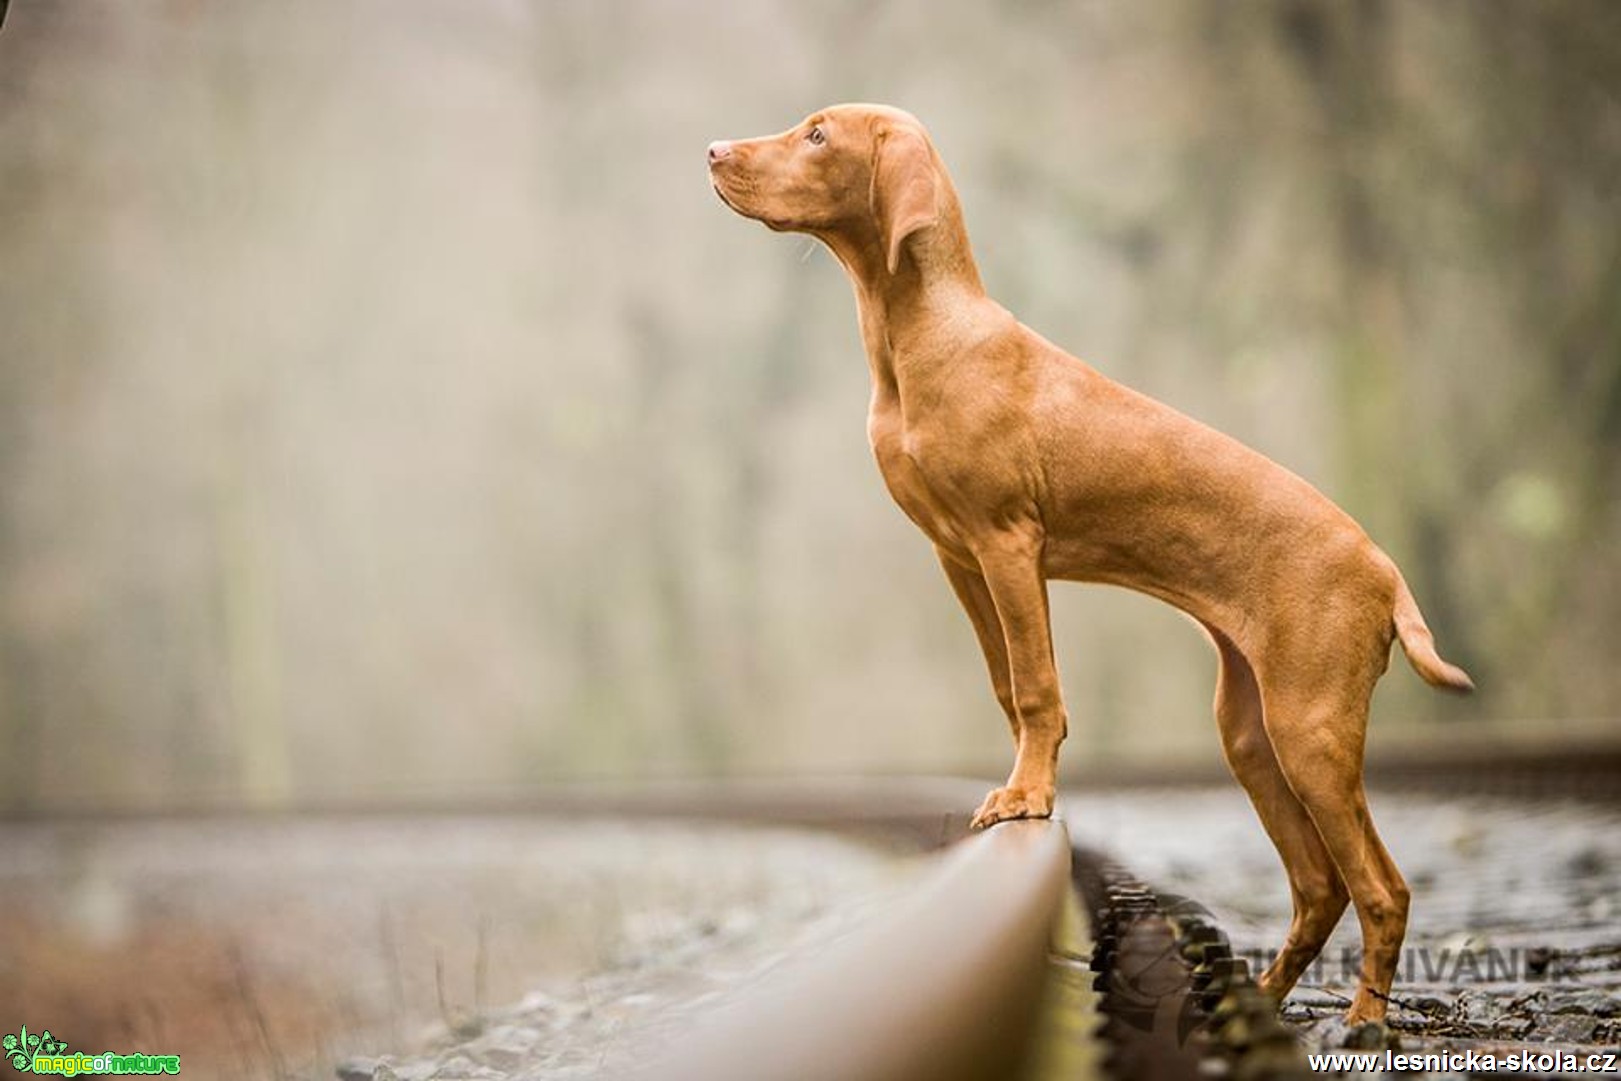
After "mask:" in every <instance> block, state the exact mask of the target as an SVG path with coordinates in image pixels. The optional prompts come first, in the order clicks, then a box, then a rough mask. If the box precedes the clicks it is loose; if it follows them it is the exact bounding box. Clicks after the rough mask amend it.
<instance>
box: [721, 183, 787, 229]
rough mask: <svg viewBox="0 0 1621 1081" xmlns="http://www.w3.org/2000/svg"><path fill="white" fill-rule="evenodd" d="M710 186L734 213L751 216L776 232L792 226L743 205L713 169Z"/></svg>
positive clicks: (750, 217)
mask: <svg viewBox="0 0 1621 1081" xmlns="http://www.w3.org/2000/svg"><path fill="white" fill-rule="evenodd" d="M709 186H710V187H712V188H714V189H715V194H716V195H717V196H719V197H720V201H721V202H723V203H725V204H726V207H727V209H729V210H730V211H731V212H732V213H734V214H737V215H739V216H741V217H745V218H749V219H751V220H753V221H757V222H759V223H760V224H762V225H764V226H765V227H766V228H767V229H771V230H773V231H774V232H778V233H781V232H786V231H788V230H789V229H790V228H791V226H790V225H789V223H788V222H786V221H783V220H782V219H780V218H768V217H766V216H765V215H763V214H759V213H756V212H755V211H753V210H750V209H748V208H747V207H745V206H743V205H742V203H741V202H739V201H738V197H737V196H736V195H735V194H733V193H731V192H728V191H727V190H726V188H725V187H724V186H722V184H721V182H720V177H719V176H718V175H716V174H715V172H714V171H713V170H711V172H710V174H709Z"/></svg>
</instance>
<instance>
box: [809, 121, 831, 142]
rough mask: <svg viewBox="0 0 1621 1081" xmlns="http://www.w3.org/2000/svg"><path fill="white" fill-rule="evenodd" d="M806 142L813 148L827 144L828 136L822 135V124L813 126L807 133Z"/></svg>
mask: <svg viewBox="0 0 1621 1081" xmlns="http://www.w3.org/2000/svg"><path fill="white" fill-rule="evenodd" d="M805 141H806V142H808V143H810V145H812V146H821V145H822V144H823V143H825V142H827V136H826V135H825V134H823V133H822V127H821V125H820V124H817V125H815V126H813V127H812V128H811V129H810V130H809V131H807V132H806V133H805Z"/></svg>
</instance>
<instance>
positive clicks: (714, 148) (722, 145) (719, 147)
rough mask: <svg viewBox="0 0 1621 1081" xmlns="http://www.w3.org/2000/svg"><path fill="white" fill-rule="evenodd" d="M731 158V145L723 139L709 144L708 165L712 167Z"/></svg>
mask: <svg viewBox="0 0 1621 1081" xmlns="http://www.w3.org/2000/svg"><path fill="white" fill-rule="evenodd" d="M731 156H732V144H731V143H729V142H727V141H726V140H725V139H720V140H717V141H716V142H713V143H710V144H709V164H711V165H714V164H715V163H716V162H718V161H725V160H726V159H727V158H729V157H731Z"/></svg>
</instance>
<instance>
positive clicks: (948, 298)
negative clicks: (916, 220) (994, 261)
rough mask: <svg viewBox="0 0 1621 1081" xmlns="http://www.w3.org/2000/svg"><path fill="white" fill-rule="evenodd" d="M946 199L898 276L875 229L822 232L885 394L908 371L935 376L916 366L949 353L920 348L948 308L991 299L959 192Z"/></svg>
mask: <svg viewBox="0 0 1621 1081" xmlns="http://www.w3.org/2000/svg"><path fill="white" fill-rule="evenodd" d="M940 202H941V212H940V217H939V220H938V221H936V222H935V223H934V224H933V225H930V226H926V227H925V228H923V229H920V230H918V231H917V232H916V233H913V234H912V235H911V236H910V237H908V238H907V240H906V242H905V244H904V245H903V249H902V252H901V258H900V262H899V265H898V266H897V267H896V268H895V272H894V273H893V274H891V273H890V272H889V267H888V265H887V263H886V261H885V259H886V252H885V248H884V245H883V244H882V243H881V240H880V238H879V237H878V236H877V235H876V234H873V235H863V236H856V237H850V236H846V235H843V234H832V235H822V236H821V239H822V240H823V241H824V242H825V243H826V244H827V246H828V247H829V248H830V249H831V250H832V251H833V254H834V255H835V256H836V257H837V258H838V260H839V262H840V263H841V264H843V266H844V269H845V272H846V273H847V274H848V275H849V276H850V282H851V284H852V285H853V286H854V288H855V295H856V307H857V311H858V314H859V316H860V321H861V338H862V343H863V344H864V345H865V346H866V350H867V360H868V363H869V364H870V366H871V368H872V380H873V389H874V391H875V392H876V393H877V394H878V395H879V396H880V397H883V396H885V395H886V394H898V392H899V387H900V384H901V383H903V382H906V381H908V377H909V376H910V377H913V378H916V377H922V376H926V375H928V374H932V373H930V372H923V371H918V370H916V368H917V366H918V365H919V364H922V363H928V361H926V360H925V359H924V358H934V357H940V356H944V355H947V351H941V350H931V349H926V348H921V346H922V342H923V339H925V338H927V337H929V336H931V335H938V334H940V333H941V327H942V325H943V324H942V320H941V313H942V312H947V311H957V312H961V311H964V310H967V309H968V308H970V307H972V306H974V305H977V304H978V303H979V302H982V301H984V300H985V287H984V285H983V284H981V282H980V279H979V268H978V267H977V266H976V265H975V264H974V256H973V252H972V251H971V250H970V249H969V246H968V233H967V230H966V229H965V228H964V226H963V221H962V211H961V210H960V209H959V207H958V204H957V197H956V193H955V192H951V191H949V190H948V191H947V192H945V193H943V194H942V197H941V200H940ZM950 322H951V321H950V320H946V321H945V325H949V324H950Z"/></svg>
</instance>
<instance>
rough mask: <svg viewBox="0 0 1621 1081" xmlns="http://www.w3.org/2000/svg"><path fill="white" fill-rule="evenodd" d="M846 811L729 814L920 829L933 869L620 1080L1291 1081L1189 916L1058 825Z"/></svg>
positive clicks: (1254, 993) (1282, 1046) (1218, 949)
mask: <svg viewBox="0 0 1621 1081" xmlns="http://www.w3.org/2000/svg"><path fill="white" fill-rule="evenodd" d="M849 795H850V794H848V793H847V794H846V800H845V801H842V802H841V803H840V804H839V808H840V809H839V811H838V813H837V814H836V815H834V816H833V817H832V818H830V819H828V818H826V815H825V812H826V808H827V806H828V805H827V804H824V803H821V802H820V801H816V800H812V801H809V802H806V801H802V800H796V799H794V798H793V797H792V796H791V795H789V796H787V797H784V796H782V795H781V794H778V795H777V796H776V797H767V798H766V799H765V802H764V803H763V804H761V805H757V806H754V807H752V808H747V801H746V800H745V801H744V803H743V806H744V807H746V808H747V809H748V810H751V811H752V812H753V814H754V816H756V817H762V818H766V819H769V820H772V821H782V820H790V821H795V820H797V821H803V820H804V819H805V818H806V817H808V818H810V819H811V820H814V821H822V824H824V825H838V826H840V827H843V828H849V827H850V826H852V825H856V826H858V827H859V828H862V829H864V830H866V831H868V832H879V833H883V832H894V833H904V834H906V835H909V836H911V837H913V838H918V837H924V836H927V835H928V834H929V833H930V832H931V827H932V828H933V829H935V830H936V831H937V833H936V840H937V841H938V842H939V843H941V844H943V845H944V848H943V850H942V851H941V853H940V855H939V856H938V857H937V858H936V865H935V866H934V867H933V868H931V869H930V870H929V871H928V872H927V873H925V874H924V875H923V876H922V877H921V879H920V881H919V882H918V884H917V885H916V887H915V888H914V889H912V890H910V891H908V892H907V894H906V895H905V896H904V897H902V898H901V899H899V900H898V901H897V902H896V903H895V904H894V905H893V906H892V907H891V908H890V909H888V910H887V911H885V912H883V913H881V914H879V915H877V916H874V917H873V918H871V919H869V920H868V921H867V922H866V924H864V925H863V926H862V927H861V928H859V929H857V930H856V931H855V932H853V933H851V934H849V935H847V936H846V937H844V938H843V939H841V940H839V941H837V942H834V943H830V944H828V946H827V948H826V949H825V950H823V951H821V952H819V953H817V954H816V955H815V956H811V957H806V958H803V959H801V960H800V961H799V962H798V963H791V964H787V965H784V966H782V967H781V969H780V970H778V971H776V972H774V973H773V974H772V975H771V977H770V978H769V979H767V980H764V981H762V982H761V983H759V984H757V985H753V986H751V987H750V988H748V990H747V992H746V994H740V995H738V996H735V1000H734V1001H733V1002H732V1003H731V1004H729V1005H727V1006H725V1007H723V1008H721V1009H720V1010H718V1011H717V1012H716V1013H715V1014H714V1015H713V1016H711V1017H709V1018H708V1019H707V1020H706V1022H705V1023H704V1024H702V1025H701V1026H700V1027H699V1029H698V1031H696V1032H695V1033H694V1034H693V1035H692V1036H691V1037H689V1038H688V1039H686V1040H684V1041H681V1042H679V1043H678V1044H677V1045H676V1046H675V1047H673V1048H671V1049H670V1050H668V1051H667V1052H665V1053H662V1054H659V1055H657V1056H655V1057H654V1059H653V1060H652V1061H651V1062H649V1064H648V1065H647V1067H646V1069H645V1071H644V1072H643V1073H642V1074H640V1075H639V1076H640V1077H642V1078H644V1079H647V1081H652V1079H658V1081H687V1079H691V1081H698V1079H704V1081H725V1079H728V1078H737V1079H740V1081H741V1079H744V1078H747V1079H749V1081H799V1079H806V1081H809V1079H828V1078H836V1079H839V1081H910V1079H918V1081H924V1079H928V1081H940V1079H964V1081H970V1079H979V1078H984V1079H987V1081H990V1079H994V1081H1014V1079H1029V1081H1075V1079H1083V1078H1084V1079H1091V1078H1119V1079H1132V1081H1138V1079H1142V1081H1192V1079H1194V1078H1199V1077H1213V1076H1222V1077H1233V1078H1239V1079H1244V1081H1267V1079H1275V1081H1287V1079H1293V1078H1303V1077H1306V1076H1308V1075H1309V1073H1310V1071H1309V1070H1308V1069H1307V1064H1306V1059H1305V1057H1304V1055H1303V1053H1302V1051H1301V1048H1300V1046H1299V1044H1298V1043H1297V1042H1296V1040H1295V1039H1294V1037H1293V1035H1292V1034H1291V1032H1290V1030H1289V1029H1287V1028H1286V1027H1285V1026H1284V1025H1283V1024H1282V1023H1281V1022H1280V1021H1279V1020H1278V1019H1277V1016H1276V1011H1275V1009H1274V1008H1273V1006H1272V1005H1271V1003H1270V1002H1268V1001H1267V1000H1265V999H1264V998H1263V997H1262V996H1261V994H1260V993H1259V991H1258V990H1257V989H1256V987H1255V984H1254V981H1253V980H1252V979H1251V977H1250V973H1249V970H1248V967H1247V965H1246V963H1245V962H1244V961H1243V960H1242V959H1240V958H1236V957H1234V956H1233V954H1232V951H1231V949H1230V947H1229V945H1228V943H1227V939H1226V936H1225V935H1224V934H1223V933H1222V932H1221V930H1220V928H1218V927H1216V926H1215V924H1214V923H1213V922H1212V921H1211V920H1210V918H1209V917H1208V914H1207V913H1205V912H1204V911H1203V910H1202V909H1201V908H1199V906H1197V905H1196V904H1190V903H1187V902H1186V901H1185V900H1184V899H1182V898H1178V897H1174V896H1169V895H1161V894H1158V893H1156V892H1155V891H1153V890H1152V889H1151V888H1149V887H1148V886H1147V885H1146V884H1144V883H1143V882H1141V881H1139V880H1137V879H1136V878H1134V877H1133V876H1132V875H1131V874H1130V872H1129V871H1127V870H1126V869H1125V868H1124V867H1123V866H1122V865H1121V864H1119V863H1118V862H1116V861H1114V860H1113V859H1111V858H1109V857H1107V856H1105V855H1104V854H1102V853H1099V852H1096V851H1093V850H1090V849H1085V848H1077V847H1075V846H1074V845H1073V844H1072V842H1071V840H1070V837H1069V833H1068V831H1067V829H1066V828H1065V826H1064V824H1063V823H1062V821H1057V820H1055V821H1039V822H1037V821H1031V822H1010V823H1004V824H1002V825H999V826H997V827H995V828H993V829H991V830H989V831H986V832H984V833H980V834H974V835H971V836H969V835H964V833H963V829H962V824H961V823H960V822H959V821H956V820H954V819H946V820H944V821H941V820H940V818H939V816H938V815H937V814H931V813H928V812H918V811H910V810H907V809H900V810H896V809H895V808H894V807H893V804H891V805H890V809H889V810H887V811H884V810H880V809H878V808H876V807H864V804H863V801H862V800H859V799H857V800H854V801H853V802H852V801H850V799H849ZM658 802H659V801H657V800H654V801H653V802H652V803H651V804H649V803H644V804H643V805H642V806H640V807H639V808H637V809H638V810H641V811H648V810H654V809H659V808H658V807H657V803H658ZM938 805H939V804H937V803H936V804H932V806H938ZM662 809H663V810H664V811H665V812H666V813H668V812H669V810H671V808H670V807H668V806H666V807H663V808H662ZM738 811H739V805H738V804H736V803H734V804H733V805H732V812H733V814H734V815H735V814H736V813H737V812H738ZM807 812H810V813H809V814H807ZM824 819H825V820H824ZM886 827H887V829H886Z"/></svg>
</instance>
